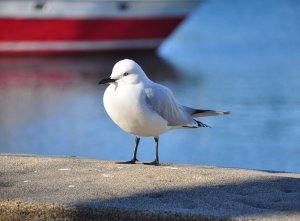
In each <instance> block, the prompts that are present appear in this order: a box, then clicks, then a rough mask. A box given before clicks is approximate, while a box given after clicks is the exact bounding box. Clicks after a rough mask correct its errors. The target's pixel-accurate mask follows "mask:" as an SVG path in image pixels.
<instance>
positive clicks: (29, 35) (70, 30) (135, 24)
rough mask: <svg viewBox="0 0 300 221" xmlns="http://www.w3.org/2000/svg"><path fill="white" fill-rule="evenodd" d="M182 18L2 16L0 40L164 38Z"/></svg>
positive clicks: (0, 20)
mask: <svg viewBox="0 0 300 221" xmlns="http://www.w3.org/2000/svg"><path fill="white" fill-rule="evenodd" d="M182 20H183V17H175V18H174V17H172V18H131V19H129V18H122V19H70V18H63V19H51V18H47V19H40V18H39V19H34V18H30V19H27V18H22V19H17V18H1V19H0V27H1V28H0V41H2V42H3V41H10V42H13V41H96V40H117V39H122V40H130V39H153V38H165V37H167V36H168V35H169V34H170V33H171V32H172V31H173V29H174V28H175V27H176V26H177V25H178V24H179V23H180V22H181V21H182Z"/></svg>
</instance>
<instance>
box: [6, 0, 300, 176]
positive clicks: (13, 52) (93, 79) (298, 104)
mask: <svg viewBox="0 0 300 221" xmlns="http://www.w3.org/2000/svg"><path fill="white" fill-rule="evenodd" d="M16 2H17V1H16ZM19 2H20V1H19ZM25 2H26V1H25ZM78 2H79V1H77V3H76V4H78ZM91 2H95V1H91ZM103 2H105V1H103ZM144 2H146V1H144ZM154 2H155V7H156V8H154V9H153V10H154V11H156V12H157V13H158V14H157V18H154V20H153V19H152V20H149V15H147V12H145V13H146V14H133V16H130V15H129V14H128V13H134V12H132V11H131V9H132V10H133V9H134V8H135V6H133V5H132V3H130V1H127V2H122V1H118V5H117V10H119V12H120V13H119V14H118V16H119V17H118V20H122V19H123V18H124V17H125V20H126V21H127V22H128V20H130V19H132V18H134V19H137V18H138V17H139V16H141V17H142V20H144V21H145V20H147V19H148V20H147V21H146V22H148V23H147V25H146V29H145V26H144V25H143V24H142V23H141V22H139V26H138V27H134V28H129V27H127V26H126V27H127V28H121V30H122V32H121V33H123V37H124V36H125V37H124V38H126V39H127V40H128V39H129V38H132V39H130V41H129V43H128V41H127V42H125V43H124V42H121V41H120V39H117V34H116V33H117V31H116V30H118V28H119V23H114V24H108V27H107V28H106V29H105V31H106V33H110V34H112V36H106V37H105V39H101V38H100V40H99V39H96V38H97V36H98V37H99V36H100V37H101V36H103V33H94V32H92V36H94V37H91V38H90V39H89V38H87V39H84V43H85V44H83V45H82V42H83V41H82V39H79V40H78V39H77V40H76V42H75V44H73V43H72V42H71V43H66V41H67V40H68V39H67V38H68V37H70V36H71V35H69V33H67V34H62V33H64V30H66V29H67V27H69V26H68V24H65V25H63V26H62V27H60V28H61V29H60V31H58V33H59V34H60V42H59V44H57V42H58V40H57V39H55V41H54V42H55V44H53V42H51V41H50V40H51V39H47V41H43V36H42V35H41V32H38V33H37V34H36V39H28V38H30V37H31V36H33V35H35V33H32V32H30V28H31V27H34V28H35V29H37V28H38V25H40V23H37V24H34V22H35V21H37V20H38V18H39V16H41V17H43V16H44V17H45V15H44V14H46V15H47V13H48V15H49V14H50V15H49V16H50V18H51V19H53V16H55V13H54V14H53V15H51V10H54V9H55V5H54V6H51V4H50V3H51V1H48V2H46V1H39V2H35V3H34V5H32V3H30V4H31V6H30V8H32V7H33V8H34V9H35V10H36V11H37V13H38V14H37V15H34V16H33V17H34V18H30V19H29V20H30V22H31V25H32V26H28V29H26V30H24V32H23V33H22V34H21V35H19V34H14V31H13V30H12V27H18V25H20V22H21V21H20V20H22V19H20V18H18V19H17V20H16V19H15V18H14V17H13V12H9V11H5V10H4V7H1V8H2V11H0V13H1V14H0V30H1V31H0V32H1V34H0V52H1V55H0V152H1V153H22V154H40V155H67V156H80V157H90V158H97V159H105V160H117V161H122V160H129V159H131V156H132V152H133V148H134V136H130V135H128V134H127V133H125V132H123V131H122V130H121V129H119V128H118V127H117V126H116V125H115V124H114V123H113V122H112V121H111V120H110V119H109V117H108V115H107V114H106V112H105V110H104V107H103V102H102V97H103V93H104V90H105V87H103V86H99V85H98V82H99V80H100V79H102V78H104V77H108V76H109V75H110V74H111V70H112V67H113V65H114V63H116V62H117V61H118V60H120V59H123V58H131V59H134V60H136V61H137V62H138V63H139V64H140V65H141V66H142V67H143V68H144V70H145V72H146V73H147V74H148V75H149V77H150V78H151V79H152V80H154V81H157V82H159V83H162V84H164V85H166V86H168V87H169V88H171V89H172V90H173V92H174V94H175V96H176V97H177V99H178V101H179V103H181V104H184V105H187V106H192V107H198V108H203V109H207V108H208V109H216V110H229V111H232V114H231V115H228V116H222V117H207V118H201V121H202V122H203V123H205V124H208V125H210V126H211V127H212V128H200V129H189V130H188V129H186V130H176V131H171V132H169V133H167V134H164V135H162V136H161V137H160V149H159V152H160V160H161V162H172V163H184V164H205V165H211V166H222V167H239V168H251V169H260V170H276V171H288V172H300V158H299V156H300V93H299V92H300V13H299V12H300V2H299V1H295V0H262V1H261V0H254V1H239V0H227V1H221V0H206V1H201V2H197V1H192V3H190V5H189V7H191V6H192V8H193V9H194V10H192V11H191V12H189V10H190V8H188V6H186V8H185V6H182V5H176V4H179V3H178V2H180V1H173V2H175V3H176V4H175V6H174V8H175V9H174V8H173V9H172V10H169V11H168V12H166V11H162V10H161V11H160V9H158V6H159V1H154ZM165 2H171V1H165ZM4 3H7V1H1V2H0V4H4ZM149 4H150V3H149ZM2 6H3V5H2ZM179 6H180V7H181V8H182V9H185V10H184V11H178V7H179ZM60 7H61V6H60ZM74 7H75V6H74ZM99 7H100V6H99ZM107 7H108V6H107ZM109 7H111V6H109ZM140 7H142V6H138V7H137V8H140ZM143 7H144V6H143ZM145 7H146V6H145ZM147 7H150V6H147ZM153 7H154V6H153ZM180 7H179V8H180ZM81 8H82V7H81ZM93 8H94V7H93ZM165 8H166V7H165ZM164 10H165V9H164ZM74 11H76V10H74ZM79 11H80V10H79ZM104 11H106V12H107V13H108V11H109V10H104ZM139 11H140V12H141V10H139ZM145 11H147V10H146V9H145ZM41 12H43V13H41ZM54 12H57V13H58V12H59V10H58V9H57V11H56V10H54ZM96 12H97V10H96ZM96 12H95V11H93V12H91V14H92V15H93V16H94V17H93V18H92V20H93V22H96V23H93V24H92V26H90V27H92V29H93V30H97V27H98V26H97V25H100V23H101V22H103V21H101V22H100V23H99V24H98V23H97V21H95V20H97V19H95V17H97V16H96V15H95V14H93V13H96ZM7 13H8V14H7ZM9 13H11V14H9ZM59 13H62V14H63V13H64V12H63V11H62V12H59ZM59 13H58V17H59V16H60V15H59ZM122 13H123V17H122V16H121V15H122ZM165 13H167V14H166V15H168V16H166V17H167V19H166V20H164V16H163V15H164V14H165ZM168 13H171V14H168ZM120 14H121V15H120ZM150 14H151V13H150ZM154 14H155V13H154ZM186 15H187V17H186V18H185V19H184V20H183V18H184V16H186ZM24 16H25V17H26V16H27V17H28V14H26V15H24ZM49 16H48V17H47V16H46V17H47V18H46V20H43V21H42V22H46V23H45V24H46V26H45V27H47V24H50V23H49V22H50V21H49V20H47V19H49ZM68 16H72V15H68ZM80 16H81V17H82V16H83V15H80ZM80 16H79V17H80ZM105 16H106V17H105V19H106V20H107V19H108V17H109V16H111V15H105ZM19 17H20V16H19ZM44 17H43V19H45V18H44ZM12 18H13V19H12ZM158 18H159V19H162V20H164V21H162V20H159V19H158ZM9 19H12V21H9V22H8V20H9ZM27 19H28V18H27ZM77 19H78V18H77ZM69 20H70V19H69ZM73 21H74V20H73ZM153 21H158V23H154V22H153ZM7 22H8V23H7ZM47 22H48V23H47ZM56 22H57V21H56ZM77 22H78V21H77ZM80 22H81V21H80ZM85 22H87V21H86V20H85V21H84V23H83V24H85V25H86V26H83V30H85V31H82V26H78V25H74V24H72V25H71V26H72V30H73V32H74V30H77V29H80V31H77V32H80V33H81V36H82V33H84V34H86V33H87V32H88V30H89V29H87V28H86V27H87V26H89V25H91V24H86V23H85ZM119 22H121V23H122V21H119ZM125 23H126V22H125ZM101 24H102V23H101ZM36 25H37V26H36ZM56 25H57V23H56ZM111 25H114V26H113V28H112V27H111ZM167 25H169V30H168V32H165V33H163V34H161V31H159V29H164V30H166V29H168V28H167ZM1 26H2V27H1ZM50 26H51V25H49V27H50ZM53 27H54V28H55V27H57V26H55V25H53ZM164 27H165V28H164ZM175 27H176V29H175V30H174V31H172V30H173V28H175ZM10 28H11V29H10ZM99 29H100V28H99ZM144 29H145V30H144ZM16 30H18V31H20V30H19V29H16ZM141 30H142V33H144V34H145V33H150V34H151V33H156V34H155V36H150V37H149V36H146V35H144V34H141V35H139V34H137V33H138V31H141ZM171 31H172V32H171ZM50 32H51V33H52V34H53V30H52V31H50ZM77 32H76V33H77ZM169 32H171V34H170V33H169ZM124 33H127V35H125V34H124ZM84 34H83V35H84ZM129 34H133V36H129ZM49 35H51V34H49V33H48V34H47V36H49ZM1 36H2V37H1ZM22 37H24V39H22ZM52 37H53V38H55V36H54V35H53V36H52ZM10 38H11V39H10ZM45 38H47V37H45ZM70 38H72V36H71V37H70ZM82 38H85V36H83V37H82ZM109 38H111V39H109ZM138 38H139V40H137V39H138ZM145 39H146V40H145ZM37 40H41V42H42V43H46V44H44V45H42V44H41V42H38V41H37ZM80 40H81V41H80ZM114 40H117V41H115V42H114ZM24 41H25V44H24ZM26 41H27V42H26ZM101 41H103V42H104V43H103V42H101ZM78 42H79V43H78ZM89 42H93V43H96V44H89ZM62 43H66V44H65V45H63V44H62ZM24 45H25V46H24ZM45 45H46V46H45ZM135 46H136V47H135ZM143 46H144V48H143ZM39 47H40V48H39ZM43 47H44V48H43ZM64 47H65V48H64ZM84 47H86V48H84ZM74 48H75V49H76V50H74V51H73V49H74ZM52 49H55V50H56V51H55V50H54V52H53V51H52ZM110 49H112V50H110ZM119 49H122V50H119ZM125 49H126V50H125ZM129 49H130V50H129ZM132 49H135V50H132ZM136 49H139V50H136ZM145 49H147V50H145ZM26 50H27V51H26ZM34 50H37V51H34ZM64 50H65V51H68V53H64V52H65V51H64ZM91 51H92V53H91ZM36 52H38V53H36ZM69 52H72V53H69ZM154 156H155V144H154V141H153V138H144V139H141V143H140V148H139V152H138V158H139V159H140V160H141V161H150V160H153V159H154Z"/></svg>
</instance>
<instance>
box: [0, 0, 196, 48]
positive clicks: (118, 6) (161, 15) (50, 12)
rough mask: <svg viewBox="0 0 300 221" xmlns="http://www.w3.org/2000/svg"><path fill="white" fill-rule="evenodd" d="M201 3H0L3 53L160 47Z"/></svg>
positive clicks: (151, 0) (158, 0)
mask: <svg viewBox="0 0 300 221" xmlns="http://www.w3.org/2000/svg"><path fill="white" fill-rule="evenodd" d="M199 2H200V0H126V1H124V0H118V1H117V0H110V1H107V0H0V54H8V53H28V52H43V53H48V52H50V53H52V52H75V51H76V52H80V51H103V50H128V49H129V50H131V49H156V48H157V47H159V45H160V44H161V43H162V42H163V41H164V39H166V38H167V37H168V36H169V35H170V34H171V33H172V31H173V30H174V29H175V28H176V27H177V26H178V25H179V24H180V23H181V22H182V21H183V20H184V18H185V17H186V16H187V15H188V14H189V13H190V12H191V11H192V10H193V9H194V8H195V7H196V6H197V5H198V4H199Z"/></svg>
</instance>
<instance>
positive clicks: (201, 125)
mask: <svg viewBox="0 0 300 221" xmlns="http://www.w3.org/2000/svg"><path fill="white" fill-rule="evenodd" d="M195 121H196V122H197V124H198V127H210V126H208V125H206V124H204V123H202V122H200V121H198V120H195Z"/></svg>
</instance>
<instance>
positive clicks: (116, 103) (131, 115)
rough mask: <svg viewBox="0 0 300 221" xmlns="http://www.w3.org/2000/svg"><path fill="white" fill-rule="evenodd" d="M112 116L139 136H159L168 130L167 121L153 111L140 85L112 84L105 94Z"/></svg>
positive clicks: (127, 129) (124, 128)
mask: <svg viewBox="0 0 300 221" xmlns="http://www.w3.org/2000/svg"><path fill="white" fill-rule="evenodd" d="M103 103H104V107H105V110H106V112H107V114H108V115H109V116H110V118H111V119H112V120H113V121H114V123H115V124H117V125H118V126H119V127H120V128H121V129H123V130H124V131H126V132H128V133H131V134H135V135H138V136H158V135H159V134H161V133H164V132H166V131H167V130H168V127H167V122H165V120H163V119H162V118H161V117H160V116H158V115H157V114H155V113H153V112H151V111H150V110H149V108H148V107H147V104H146V102H145V98H144V94H143V90H142V88H141V87H140V86H139V85H135V86H130V87H129V86H122V87H115V85H110V86H108V88H107V89H106V91H105V93H104V96H103Z"/></svg>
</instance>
